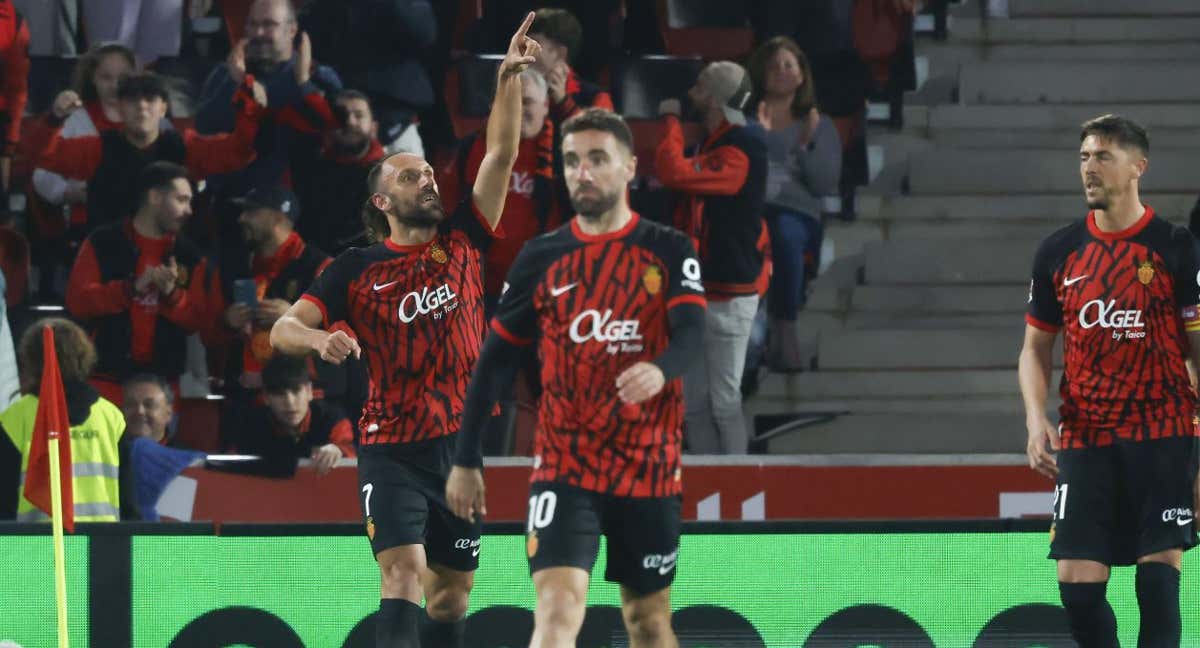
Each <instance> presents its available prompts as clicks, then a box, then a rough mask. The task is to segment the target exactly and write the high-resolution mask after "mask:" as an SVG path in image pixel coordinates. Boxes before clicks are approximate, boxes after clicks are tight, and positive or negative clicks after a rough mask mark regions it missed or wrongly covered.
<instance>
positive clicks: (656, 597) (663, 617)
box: [621, 587, 679, 648]
mask: <svg viewBox="0 0 1200 648" xmlns="http://www.w3.org/2000/svg"><path fill="white" fill-rule="evenodd" d="M621 618H622V619H623V620H624V621H625V630H626V632H628V633H629V645H630V646H631V648H676V647H677V646H678V645H679V644H678V642H677V641H676V640H675V632H674V631H673V630H672V629H671V597H670V590H669V589H663V590H659V591H658V592H654V593H652V594H639V593H637V592H634V591H633V590H631V589H629V588H627V587H622V588H621Z"/></svg>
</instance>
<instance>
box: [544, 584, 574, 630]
mask: <svg viewBox="0 0 1200 648" xmlns="http://www.w3.org/2000/svg"><path fill="white" fill-rule="evenodd" d="M585 596H586V595H584V596H580V595H579V593H577V592H574V591H572V590H570V589H569V588H565V587H548V588H545V589H544V590H543V591H541V592H539V593H538V600H537V615H536V617H537V621H538V622H539V623H540V624H541V625H543V626H546V627H547V629H552V630H556V631H560V632H561V631H570V632H575V631H578V629H579V626H581V625H583V613H584V608H585V605H586V599H585Z"/></svg>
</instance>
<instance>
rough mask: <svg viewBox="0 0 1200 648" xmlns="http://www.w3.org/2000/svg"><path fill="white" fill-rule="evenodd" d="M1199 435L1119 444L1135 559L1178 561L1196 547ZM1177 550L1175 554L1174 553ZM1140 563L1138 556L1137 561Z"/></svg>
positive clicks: (1170, 562)
mask: <svg viewBox="0 0 1200 648" xmlns="http://www.w3.org/2000/svg"><path fill="white" fill-rule="evenodd" d="M1197 446H1198V443H1197V439H1196V438H1195V437H1168V438H1162V439H1157V440H1153V441H1142V442H1138V443H1127V444H1123V445H1122V446H1121V450H1122V462H1121V468H1122V473H1123V481H1124V483H1125V489H1124V491H1125V493H1126V494H1127V497H1126V502H1127V504H1126V507H1127V508H1128V513H1127V516H1126V517H1127V518H1128V520H1129V526H1130V527H1132V528H1133V529H1135V532H1136V534H1137V535H1136V557H1137V558H1139V559H1141V558H1144V557H1149V556H1156V557H1157V558H1159V559H1157V560H1155V561H1156V562H1164V560H1163V558H1166V561H1169V562H1168V564H1173V563H1175V562H1176V561H1178V560H1180V559H1181V558H1180V557H1181V555H1182V551H1185V550H1187V549H1190V548H1192V547H1194V546H1196V542H1197V537H1196V522H1195V517H1196V512H1195V511H1194V510H1192V509H1193V507H1194V506H1195V504H1194V496H1195V491H1194V487H1195V480H1196V470H1197V464H1198V461H1200V460H1198V456H1197V453H1198V452H1200V450H1198V448H1197ZM1172 550H1174V551H1175V555H1174V558H1171V556H1170V553H1171V551H1172ZM1139 562H1140V560H1139Z"/></svg>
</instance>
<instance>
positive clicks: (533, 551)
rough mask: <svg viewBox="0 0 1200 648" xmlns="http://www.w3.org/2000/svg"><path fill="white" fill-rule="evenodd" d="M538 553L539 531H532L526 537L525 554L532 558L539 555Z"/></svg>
mask: <svg viewBox="0 0 1200 648" xmlns="http://www.w3.org/2000/svg"><path fill="white" fill-rule="evenodd" d="M537 551H538V536H537V531H530V532H529V535H527V536H526V537H525V554H526V555H527V556H529V557H530V558H533V557H534V556H536V555H537Z"/></svg>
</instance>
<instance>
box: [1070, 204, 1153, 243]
mask: <svg viewBox="0 0 1200 648" xmlns="http://www.w3.org/2000/svg"><path fill="white" fill-rule="evenodd" d="M1142 206H1143V207H1145V208H1146V212H1145V213H1143V214H1142V217H1141V218H1139V219H1138V220H1137V222H1136V223H1134V224H1133V225H1130V226H1129V227H1126V228H1125V229H1123V230H1121V231H1119V232H1105V231H1103V230H1101V229H1100V226H1098V225H1096V212H1095V211H1089V212H1088V215H1087V228H1088V232H1089V233H1091V235H1092V236H1094V237H1096V238H1098V239H1100V240H1102V241H1119V240H1122V239H1127V238H1131V237H1134V236H1137V235H1138V234H1139V233H1141V231H1142V230H1144V229H1146V226H1147V225H1149V224H1150V219H1152V218H1154V208H1153V207H1151V206H1150V205H1142Z"/></svg>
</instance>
